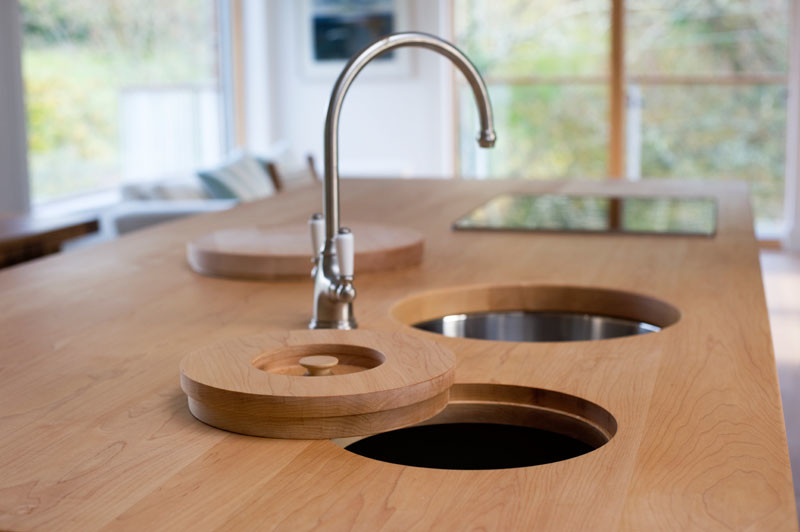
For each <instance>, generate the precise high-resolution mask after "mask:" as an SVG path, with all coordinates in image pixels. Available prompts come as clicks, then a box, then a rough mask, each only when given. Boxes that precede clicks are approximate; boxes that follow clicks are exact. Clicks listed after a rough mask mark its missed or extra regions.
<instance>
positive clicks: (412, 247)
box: [186, 222, 424, 279]
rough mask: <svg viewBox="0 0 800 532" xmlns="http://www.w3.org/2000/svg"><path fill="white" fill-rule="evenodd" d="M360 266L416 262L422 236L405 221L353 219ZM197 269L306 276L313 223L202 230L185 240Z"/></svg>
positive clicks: (223, 274) (231, 274)
mask: <svg viewBox="0 0 800 532" xmlns="http://www.w3.org/2000/svg"><path fill="white" fill-rule="evenodd" d="M348 227H350V229H352V231H353V235H354V236H355V271H356V273H364V272H371V271H384V270H391V269H396V268H406V267H409V266H415V265H417V264H419V263H420V262H421V261H422V249H423V242H424V239H423V236H422V234H420V233H419V232H417V231H414V230H412V229H406V228H404V227H392V226H388V225H377V224H370V223H361V222H354V223H353V224H351V225H349V226H348ZM186 258H187V260H188V261H189V265H190V266H191V267H192V269H193V270H194V271H196V272H197V273H201V274H203V275H212V276H218V277H233V278H239V279H274V278H279V277H301V276H308V275H310V273H311V234H310V232H309V228H308V224H306V223H302V224H292V225H284V226H280V227H273V228H264V227H257V226H251V227H239V228H233V229H222V230H219V231H214V232H212V233H208V234H206V235H203V236H201V237H199V238H197V239H195V240H193V241H191V242H189V243H188V244H187V246H186Z"/></svg>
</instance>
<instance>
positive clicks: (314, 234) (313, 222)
mask: <svg viewBox="0 0 800 532" xmlns="http://www.w3.org/2000/svg"><path fill="white" fill-rule="evenodd" d="M308 226H309V227H310V228H311V250H312V252H313V255H312V256H313V258H314V259H317V258H319V254H320V253H321V252H322V246H323V244H325V220H323V219H322V214H320V213H318V212H315V213H314V214H312V215H311V218H309V219H308Z"/></svg>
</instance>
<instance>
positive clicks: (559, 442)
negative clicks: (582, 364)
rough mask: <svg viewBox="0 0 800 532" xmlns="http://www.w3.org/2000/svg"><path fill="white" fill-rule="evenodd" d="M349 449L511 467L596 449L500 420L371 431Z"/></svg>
mask: <svg viewBox="0 0 800 532" xmlns="http://www.w3.org/2000/svg"><path fill="white" fill-rule="evenodd" d="M346 449H347V450H348V451H350V452H353V453H355V454H359V455H361V456H365V457H367V458H372V459H374V460H381V461H383V462H389V463H392V464H400V465H406V466H415V467H429V468H433V469H508V468H511V467H528V466H534V465H540V464H548V463H551V462H559V461H561V460H566V459H568V458H574V457H576V456H580V455H582V454H586V453H588V452H589V451H592V450H594V449H595V447H592V446H591V445H588V444H586V443H584V442H582V441H580V440H576V439H573V438H570V437H569V436H564V435H562V434H557V433H555V432H549V431H546V430H540V429H534V428H530V427H521V426H517V425H499V424H495V423H452V424H439V425H421V426H416V427H408V428H405V429H399V430H393V431H390V432H384V433H381V434H376V435H374V436H369V437H367V438H364V439H362V440H359V441H357V442H354V443H351V444H350V445H348V446H347V447H346Z"/></svg>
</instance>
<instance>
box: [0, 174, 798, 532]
mask: <svg viewBox="0 0 800 532" xmlns="http://www.w3.org/2000/svg"><path fill="white" fill-rule="evenodd" d="M510 190H526V191H535V192H572V193H592V192H595V193H605V192H612V191H617V192H623V191H626V192H630V193H635V194H653V193H667V194H669V193H674V194H687V195H692V194H693V195H700V194H702V195H709V194H715V195H717V196H718V197H719V199H720V200H721V204H720V210H719V230H718V234H717V236H716V237H715V238H713V239H708V238H702V237H673V236H658V237H641V236H612V235H566V234H533V233H531V234H496V233H477V232H458V233H456V232H452V231H451V230H450V223H451V222H452V221H453V220H454V219H455V218H457V217H458V216H460V215H461V214H463V213H465V212H467V211H469V210H470V209H471V208H473V207H475V206H477V205H478V204H481V203H482V202H484V201H485V200H486V199H488V198H489V197H492V196H494V195H495V194H497V193H500V192H503V191H510ZM320 206H321V193H320V190H319V188H317V187H312V188H308V189H302V190H296V191H292V192H290V193H287V194H285V195H279V196H278V197H275V198H272V199H269V200H265V201H262V202H258V203H251V204H246V205H241V206H239V207H236V208H235V209H233V210H231V211H227V212H221V213H214V214H208V215H204V216H199V217H195V218H191V219H185V220H180V221H177V222H174V223H170V224H168V225H163V226H158V227H154V228H152V229H148V230H145V231H141V232H138V233H133V234H131V235H129V236H126V237H124V238H121V239H119V240H118V241H115V242H111V243H107V244H100V245H98V246H96V247H93V248H86V249H79V250H75V251H73V252H70V253H67V254H64V255H61V256H55V257H49V258H46V259H43V260H39V261H37V262H34V263H31V264H27V265H20V266H16V267H12V268H10V269H7V270H4V271H0V300H2V301H3V306H2V308H0V316H2V318H1V319H0V338H2V358H0V528H2V529H11V530H28V529H42V530H54V529H58V530H67V529H74V530H94V529H101V528H104V527H107V528H109V529H114V530H117V529H131V530H153V529H165V530H181V529H191V530H206V529H225V530H230V529H239V528H251V529H252V528H258V529H272V528H275V529H284V530H303V529H315V528H329V529H350V528H353V529H361V530H376V529H387V530H411V529H420V530H424V529H448V528H450V529H457V530H465V529H496V530H512V529H532V528H537V529H553V530H608V529H612V530H613V529H624V530H656V529H664V530H687V529H745V528H750V529H753V530H768V529H769V530H772V529H776V530H777V529H779V530H797V515H796V509H795V504H794V497H793V492H792V480H791V475H790V467H789V457H788V453H787V446H786V436H785V431H784V425H783V416H782V410H781V402H780V395H779V391H778V381H777V377H776V371H775V361H774V357H773V351H772V343H771V339H770V332H769V327H768V322H767V313H766V305H765V301H764V293H763V288H762V284H761V277H760V269H759V262H758V254H757V247H756V243H755V240H754V238H753V232H752V220H751V215H750V211H749V206H748V200H747V196H746V189H745V188H744V186H743V185H738V184H717V185H702V186H701V185H699V184H696V183H695V184H693V183H682V184H681V183H674V182H673V183H670V182H658V181H652V182H643V183H638V184H625V183H577V182H569V183H565V182H552V181H551V182H519V181H517V182H509V181H491V182H479V181H451V180H445V181H429V180H405V181H401V180H347V181H344V182H343V183H342V207H343V210H342V221H343V223H344V224H346V223H347V222H348V221H353V220H366V221H375V222H382V223H391V224H398V225H404V226H407V227H410V228H413V229H416V230H419V231H421V232H422V233H424V234H425V236H426V250H425V257H424V260H423V264H422V265H421V266H419V267H416V268H410V269H406V270H398V271H393V272H387V273H380V274H377V273H376V274H364V275H362V276H360V277H358V278H357V279H356V286H357V288H358V290H359V296H358V298H357V300H356V303H355V309H356V316H357V318H358V320H359V323H360V325H361V327H362V328H364V329H375V330H387V331H392V330H398V331H399V330H402V331H404V332H407V333H409V334H419V335H425V337H427V338H431V335H430V334H429V333H425V332H422V331H416V330H413V329H410V328H409V327H407V326H404V325H402V324H400V323H398V322H397V321H395V320H394V319H393V318H392V317H391V316H390V314H389V309H390V307H391V306H392V305H393V304H394V303H395V302H397V301H399V300H401V299H403V298H405V297H407V296H408V295H410V294H411V293H417V292H422V291H425V290H429V289H433V288H439V287H449V286H457V285H469V284H476V283H508V282H513V281H525V282H534V283H543V284H569V285H577V286H594V287H603V288H613V289H620V290H628V291H634V292H639V293H644V294H647V295H651V296H654V297H656V298H659V299H662V300H664V301H667V302H669V303H671V304H673V305H675V306H676V307H677V308H678V309H679V310H680V312H681V314H682V318H681V320H680V321H679V322H678V323H677V324H675V325H673V326H672V327H669V328H667V329H665V330H663V331H662V332H659V333H656V334H649V335H642V336H639V337H629V338H621V339H615V340H605V341H600V342H579V343H560V344H553V343H550V344H513V343H489V342H482V341H475V340H464V339H450V338H441V340H442V342H443V343H444V344H446V345H447V346H449V347H450V348H452V349H453V350H454V351H455V353H456V355H457V357H458V365H457V370H456V381H457V382H494V383H504V384H516V385H525V386H534V387H541V388H547V389H552V390H557V391H561V392H565V393H569V394H573V395H577V396H579V397H582V398H584V399H587V400H590V401H593V402H595V403H597V404H599V405H601V406H602V407H603V408H605V409H607V410H608V411H610V412H611V413H612V414H613V415H614V416H615V418H616V420H617V423H618V427H619V429H618V432H617V434H616V436H615V437H614V438H613V439H612V440H611V441H610V442H609V443H608V444H606V445H605V446H603V447H601V448H600V449H597V450H596V451H594V452H591V453H589V454H586V455H583V456H580V457H578V458H574V459H571V460H567V461H564V462H558V463H553V464H549V465H544V466H536V467H530V468H523V469H510V470H495V471H446V470H431V469H418V468H409V467H403V466H397V465H391V464H386V463H382V462H377V461H372V460H368V459H365V458H362V457H360V456H356V455H353V454H351V453H349V452H347V451H345V450H344V449H342V448H340V447H338V446H337V445H335V444H334V443H332V442H330V441H327V440H321V441H291V440H271V439H262V438H255V437H247V436H241V435H236V434H231V433H227V432H223V431H220V430H217V429H214V428H211V427H208V426H206V425H203V424H202V423H200V422H198V421H197V420H195V419H194V418H192V416H191V415H190V413H189V410H188V408H187V405H186V396H185V395H184V394H183V392H182V391H181V389H180V387H179V382H178V363H179V361H180V360H181V358H182V357H183V356H184V355H185V354H186V353H187V352H188V351H191V350H193V349H196V348H199V347H202V346H205V345H207V344H208V343H210V342H212V341H214V340H218V339H222V338H226V337H231V336H237V335H248V334H254V333H259V332H263V331H266V330H276V329H298V328H305V327H306V324H307V322H308V319H309V316H310V312H311V300H312V284H311V281H310V280H297V281H277V282H252V281H233V280H224V279H213V278H207V277H203V276H200V275H197V274H195V273H193V272H192V271H191V270H190V269H189V267H188V266H187V264H186V261H185V258H184V254H185V247H184V246H185V243H186V242H187V241H188V240H190V239H192V238H195V237H197V236H199V235H201V234H203V233H206V232H208V231H212V230H215V229H222V228H227V227H236V226H242V225H252V224H254V223H262V224H275V225H277V224H283V223H291V222H299V221H303V220H305V219H306V218H307V216H308V215H309V214H310V213H311V212H313V211H316V210H319V208H320ZM357 237H358V236H357V235H356V238H357Z"/></svg>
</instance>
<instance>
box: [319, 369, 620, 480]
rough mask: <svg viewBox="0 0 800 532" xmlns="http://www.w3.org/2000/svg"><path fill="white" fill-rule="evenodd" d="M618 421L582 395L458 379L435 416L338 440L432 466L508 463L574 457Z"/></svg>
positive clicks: (375, 455) (386, 457) (397, 460)
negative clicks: (381, 430)
mask: <svg viewBox="0 0 800 532" xmlns="http://www.w3.org/2000/svg"><path fill="white" fill-rule="evenodd" d="M616 432H617V421H616V419H615V418H614V416H613V415H612V414H611V413H610V412H609V411H608V410H606V409H605V408H603V407H601V406H600V405H598V404H595V403H593V402H591V401H588V400H586V399H583V398H581V397H578V396H574V395H569V394H565V393H561V392H558V391H555V390H546V389H542V388H528V387H525V386H511V385H504V384H489V383H459V384H455V385H453V387H452V388H451V389H450V400H449V402H448V405H447V407H445V409H444V410H443V411H442V412H440V413H439V414H437V415H436V416H434V417H432V418H430V419H428V420H426V421H423V422H422V423H418V424H416V425H412V426H410V427H405V428H401V429H396V430H391V431H388V432H382V433H378V434H373V435H370V436H366V437H354V438H339V439H335V440H333V441H334V443H336V444H337V445H339V446H341V447H344V448H345V449H346V450H348V451H350V452H351V453H355V454H358V455H361V456H363V457H366V458H371V459H373V460H379V461H382V462H389V463H392V464H399V465H406V466H413V467H426V468H432V469H456V470H486V469H510V468H518V467H531V466H537V465H543V464H551V463H554V462H560V461H563V460H569V459H571V458H575V457H578V456H581V455H584V454H587V453H590V452H592V451H594V450H596V449H599V448H600V447H602V446H603V445H605V444H606V443H608V442H609V441H610V440H611V439H612V438H613V437H614V435H615V434H616Z"/></svg>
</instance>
